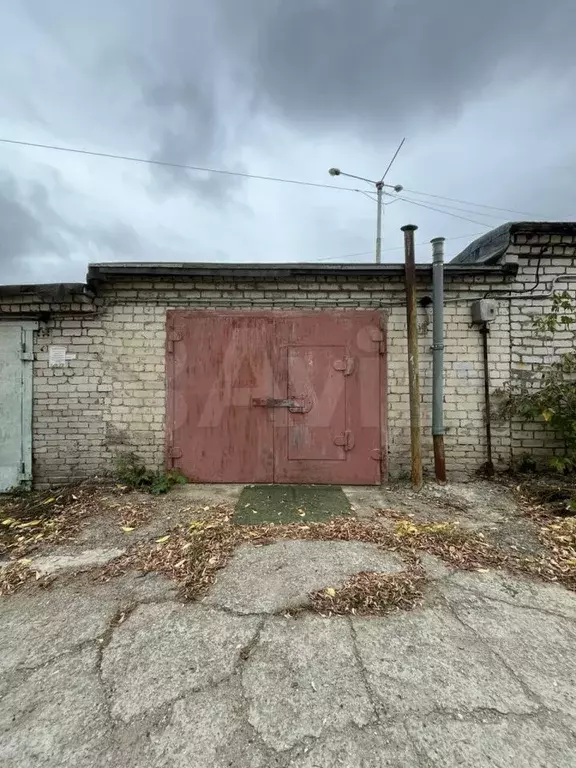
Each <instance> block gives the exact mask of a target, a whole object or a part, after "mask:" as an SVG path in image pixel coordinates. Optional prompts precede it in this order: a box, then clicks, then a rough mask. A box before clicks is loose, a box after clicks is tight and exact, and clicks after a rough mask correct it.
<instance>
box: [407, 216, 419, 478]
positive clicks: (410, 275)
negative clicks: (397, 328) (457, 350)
mask: <svg viewBox="0 0 576 768" xmlns="http://www.w3.org/2000/svg"><path fill="white" fill-rule="evenodd" d="M417 229H418V227H417V226H415V225H414V224H406V226H404V227H402V232H404V252H405V266H404V275H405V283H406V320H407V325H408V387H409V394H410V450H411V454H412V472H411V476H412V486H413V487H414V488H415V489H417V490H419V489H420V488H421V487H422V438H421V427H420V381H419V371H418V318H417V315H416V261H415V257H414V232H415V231H416V230H417Z"/></svg>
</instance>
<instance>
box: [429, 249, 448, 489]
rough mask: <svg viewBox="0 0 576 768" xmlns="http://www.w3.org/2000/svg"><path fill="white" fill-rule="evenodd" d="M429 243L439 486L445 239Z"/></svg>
mask: <svg viewBox="0 0 576 768" xmlns="http://www.w3.org/2000/svg"><path fill="white" fill-rule="evenodd" d="M430 242H431V243H432V287H433V294H432V312H433V315H432V318H433V325H432V441H433V444H434V473H435V475H436V480H437V481H438V482H439V483H445V482H446V458H445V455H444V238H443V237H435V238H434V239H433V240H431V241H430Z"/></svg>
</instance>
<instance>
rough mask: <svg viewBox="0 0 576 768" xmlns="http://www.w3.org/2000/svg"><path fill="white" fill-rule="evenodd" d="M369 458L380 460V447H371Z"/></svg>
mask: <svg viewBox="0 0 576 768" xmlns="http://www.w3.org/2000/svg"><path fill="white" fill-rule="evenodd" d="M370 458H371V459H374V461H382V449H381V448H373V449H372V450H371V451H370Z"/></svg>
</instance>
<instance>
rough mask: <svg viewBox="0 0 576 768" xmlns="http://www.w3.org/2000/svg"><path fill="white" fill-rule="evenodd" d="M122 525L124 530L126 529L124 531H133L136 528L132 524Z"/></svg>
mask: <svg viewBox="0 0 576 768" xmlns="http://www.w3.org/2000/svg"><path fill="white" fill-rule="evenodd" d="M120 527H121V528H122V530H123V531H124V533H130V532H131V531H133V530H134V528H132V527H131V526H129V525H121V526H120Z"/></svg>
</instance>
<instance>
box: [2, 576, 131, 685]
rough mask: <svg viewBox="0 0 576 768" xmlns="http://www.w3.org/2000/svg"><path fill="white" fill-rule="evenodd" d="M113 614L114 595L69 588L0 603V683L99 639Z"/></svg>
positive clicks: (115, 601)
mask: <svg viewBox="0 0 576 768" xmlns="http://www.w3.org/2000/svg"><path fill="white" fill-rule="evenodd" d="M117 609H118V601H117V599H116V598H115V597H114V596H108V597H107V596H106V595H105V594H103V593H102V592H99V593H98V594H86V595H85V594H82V593H76V592H74V591H73V590H71V589H68V588H62V589H57V590H50V591H43V592H39V593H36V594H33V595H14V596H12V597H8V598H3V599H1V600H0V648H1V649H2V652H1V653H0V678H2V677H3V676H4V675H5V674H8V672H14V671H17V670H18V669H20V668H28V669H30V668H34V667H38V666H40V665H41V664H45V663H46V662H47V661H49V660H50V659H53V658H55V657H57V656H60V655H61V654H63V653H68V652H69V651H70V650H72V649H73V648H75V647H76V646H78V645H80V644H81V643H85V642H87V641H89V640H95V639H96V638H97V637H99V636H100V635H102V634H104V632H105V631H106V629H107V627H108V625H109V624H110V622H111V621H112V618H113V616H114V614H115V613H116V611H117Z"/></svg>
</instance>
